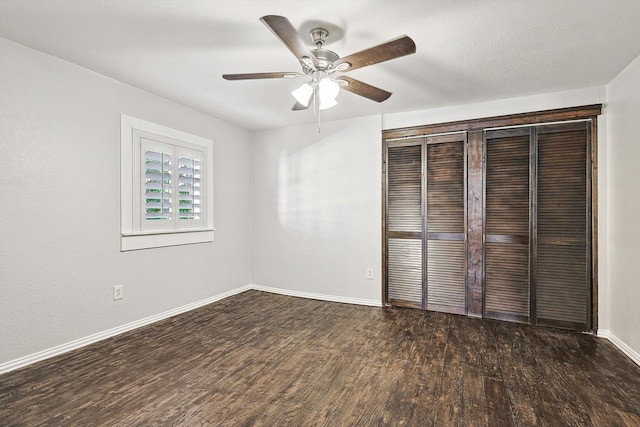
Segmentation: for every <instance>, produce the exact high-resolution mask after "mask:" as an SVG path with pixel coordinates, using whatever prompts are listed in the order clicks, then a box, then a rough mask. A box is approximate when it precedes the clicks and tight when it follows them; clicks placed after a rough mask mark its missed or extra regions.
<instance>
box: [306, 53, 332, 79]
mask: <svg viewBox="0 0 640 427" xmlns="http://www.w3.org/2000/svg"><path fill="white" fill-rule="evenodd" d="M311 52H312V53H313V54H314V55H315V57H316V58H318V66H317V67H316V69H317V70H319V71H328V70H330V69H331V68H333V63H334V62H335V61H337V60H338V59H340V57H339V56H338V54H337V53H335V52H332V51H330V50H329V49H312V50H311ZM302 70H303V71H304V72H305V74H311V73H312V72H313V71H314V70H313V69H312V68H310V67H308V66H307V65H306V64H304V63H302Z"/></svg>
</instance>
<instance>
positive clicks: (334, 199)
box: [278, 122, 381, 240]
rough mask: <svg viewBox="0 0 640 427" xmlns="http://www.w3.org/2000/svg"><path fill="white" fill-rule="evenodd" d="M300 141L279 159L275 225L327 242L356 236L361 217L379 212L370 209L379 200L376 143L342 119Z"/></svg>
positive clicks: (361, 228)
mask: <svg viewBox="0 0 640 427" xmlns="http://www.w3.org/2000/svg"><path fill="white" fill-rule="evenodd" d="M301 145H302V147H301V148H299V149H297V150H286V151H283V152H282V153H281V154H280V157H279V161H278V220H279V224H280V226H282V227H283V228H285V229H287V230H290V231H294V232H297V233H300V234H303V235H305V236H312V237H322V238H326V239H331V240H337V239H338V238H339V239H346V240H348V239H349V238H351V237H357V236H362V233H366V231H367V230H365V223H367V222H368V221H363V218H362V216H363V215H369V216H370V215H378V214H379V212H378V211H374V212H372V208H373V209H375V206H378V205H377V203H376V202H377V201H379V198H380V193H379V189H380V181H379V179H380V178H379V177H380V150H381V148H380V147H381V143H380V141H371V140H370V139H369V140H366V138H363V136H362V131H361V130H359V127H358V126H357V124H351V125H349V126H344V122H342V126H341V127H340V128H339V129H338V130H336V129H325V128H324V124H323V129H322V133H319V134H317V133H315V132H314V133H311V132H310V133H309V139H308V140H307V141H304V142H302V143H301ZM372 162H373V163H372ZM375 168H377V169H375ZM372 181H373V182H372Z"/></svg>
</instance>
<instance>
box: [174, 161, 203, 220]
mask: <svg viewBox="0 0 640 427" xmlns="http://www.w3.org/2000/svg"><path fill="white" fill-rule="evenodd" d="M197 154H198V153H195V152H194V153H193V154H192V155H189V154H187V153H185V154H181V155H180V157H178V220H179V221H184V220H194V221H198V220H200V219H201V215H202V204H201V203H202V160H201V157H202V156H198V155H197Z"/></svg>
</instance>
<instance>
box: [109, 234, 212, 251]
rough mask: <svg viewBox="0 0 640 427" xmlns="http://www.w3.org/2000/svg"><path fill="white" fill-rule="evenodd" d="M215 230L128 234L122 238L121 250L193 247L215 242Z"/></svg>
mask: <svg viewBox="0 0 640 427" xmlns="http://www.w3.org/2000/svg"><path fill="white" fill-rule="evenodd" d="M213 232H214V230H213V229H207V230H184V231H164V232H152V233H128V234H123V235H122V236H121V238H120V245H121V247H120V250H121V251H122V252H126V251H136V250H139V249H151V248H163V247H167V246H179V245H191V244H195V243H209V242H213Z"/></svg>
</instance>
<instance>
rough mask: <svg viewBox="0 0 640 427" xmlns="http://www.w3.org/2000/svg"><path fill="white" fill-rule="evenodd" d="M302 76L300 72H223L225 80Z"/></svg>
mask: <svg viewBox="0 0 640 427" xmlns="http://www.w3.org/2000/svg"><path fill="white" fill-rule="evenodd" d="M298 76H302V74H300V73H293V72H291V73H290V72H285V73H246V74H223V75H222V78H223V79H225V80H251V79H281V78H289V77H298Z"/></svg>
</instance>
